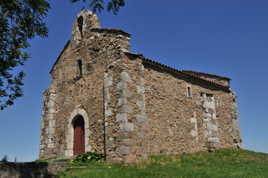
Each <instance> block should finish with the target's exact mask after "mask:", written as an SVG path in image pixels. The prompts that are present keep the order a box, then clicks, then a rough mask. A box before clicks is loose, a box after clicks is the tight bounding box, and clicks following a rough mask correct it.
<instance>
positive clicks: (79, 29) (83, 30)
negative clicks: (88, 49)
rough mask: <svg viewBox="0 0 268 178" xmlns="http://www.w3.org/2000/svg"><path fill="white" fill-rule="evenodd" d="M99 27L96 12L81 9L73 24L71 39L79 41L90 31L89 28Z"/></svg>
mask: <svg viewBox="0 0 268 178" xmlns="http://www.w3.org/2000/svg"><path fill="white" fill-rule="evenodd" d="M93 28H100V23H99V19H98V17H97V15H96V14H94V13H93V12H92V11H89V10H82V11H81V12H80V13H79V14H78V15H77V16H76V19H75V21H74V24H73V30H72V39H73V40H75V41H81V40H82V39H83V38H86V37H87V36H88V34H89V33H90V29H93Z"/></svg>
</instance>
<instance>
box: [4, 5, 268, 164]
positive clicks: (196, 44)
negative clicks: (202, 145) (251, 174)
mask: <svg viewBox="0 0 268 178" xmlns="http://www.w3.org/2000/svg"><path fill="white" fill-rule="evenodd" d="M163 2H164V1H160V0H154V1H144V0H135V1H133V0H132V1H130V0H127V2H126V5H127V6H126V7H125V8H123V9H122V10H121V11H120V13H119V14H118V15H117V16H113V15H111V14H108V13H102V14H100V20H101V24H102V26H103V27H109V28H120V29H123V30H124V31H126V32H129V33H130V34H132V40H131V43H132V45H131V47H132V51H133V52H138V53H143V54H144V56H146V57H148V58H151V59H154V60H157V61H159V62H161V63H164V64H167V65H169V66H172V67H175V68H178V69H186V70H196V71H202V72H208V73H212V74H219V75H224V76H228V77H230V78H232V83H231V84H232V89H233V90H234V91H235V92H236V93H237V95H238V106H239V118H240V123H241V134H242V138H243V142H244V148H246V149H250V150H255V151H260V152H267V153H268V132H267V127H268V118H267V114H268V103H267V102H268V92H267V91H268V79H267V77H268V70H267V67H268V60H267V59H268V52H267V51H268V21H267V19H268V1H265V0H254V1H252V0H225V1H215V0H202V1H200V0H187V1H186V0H171V1H165V2H164V3H163ZM51 5H52V9H51V10H50V12H49V16H48V18H47V19H46V21H47V24H48V27H49V37H48V38H46V39H40V38H36V39H33V40H32V41H31V45H32V46H31V48H29V49H28V51H29V52H30V53H31V57H32V58H31V59H30V60H29V61H28V62H27V63H26V65H25V66H24V69H25V72H26V74H27V76H26V79H25V86H24V92H25V96H24V97H22V98H20V99H18V100H17V101H16V103H15V105H14V106H12V107H9V108H7V109H6V110H4V111H0V119H1V128H0V140H1V142H0V159H1V158H2V157H3V156H4V155H8V156H9V158H10V160H14V158H15V157H16V158H17V159H18V161H30V160H35V159H37V158H38V153H39V136H40V131H39V130H40V120H41V108H42V92H43V91H44V90H45V89H46V88H47V87H48V86H49V83H50V75H49V71H50V69H51V67H52V65H53V63H54V62H55V60H56V58H57V56H58V55H59V53H60V51H61V49H62V48H63V46H64V44H65V43H66V41H67V40H68V39H69V38H70V36H71V26H72V23H73V20H74V18H75V15H76V14H77V13H78V12H79V11H80V9H81V7H82V6H83V5H82V4H70V3H69V1H68V0H65V1H51Z"/></svg>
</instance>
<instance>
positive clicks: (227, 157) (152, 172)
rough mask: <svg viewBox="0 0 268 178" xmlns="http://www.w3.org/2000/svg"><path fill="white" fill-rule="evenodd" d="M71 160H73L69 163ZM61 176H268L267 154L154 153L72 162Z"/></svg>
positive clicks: (247, 177) (241, 151) (248, 177)
mask: <svg viewBox="0 0 268 178" xmlns="http://www.w3.org/2000/svg"><path fill="white" fill-rule="evenodd" d="M70 164H71V163H70ZM71 166H73V167H75V166H84V167H86V168H85V169H77V170H75V169H74V170H69V171H66V172H62V173H60V174H59V176H60V178H91V177H92V178H130V177H131V178H132V177H134V178H147V177H148V178H149V177H151V178H268V154H264V153H255V152H252V151H246V150H227V149H226V150H218V151H216V152H213V153H208V152H199V153H189V154H183V155H167V156H163V155H161V156H152V157H150V158H149V159H148V160H146V161H144V162H141V163H136V164H129V165H126V164H109V163H84V164H82V163H81V164H75V165H74V164H73V165H72V164H71Z"/></svg>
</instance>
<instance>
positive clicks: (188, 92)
mask: <svg viewBox="0 0 268 178" xmlns="http://www.w3.org/2000/svg"><path fill="white" fill-rule="evenodd" d="M187 97H189V98H191V97H192V88H191V87H187Z"/></svg>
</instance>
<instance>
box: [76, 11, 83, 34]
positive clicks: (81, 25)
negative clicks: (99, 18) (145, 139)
mask: <svg viewBox="0 0 268 178" xmlns="http://www.w3.org/2000/svg"><path fill="white" fill-rule="evenodd" d="M77 23H78V28H79V31H80V33H81V36H82V37H83V23H84V19H83V17H82V16H80V17H78V19H77Z"/></svg>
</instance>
